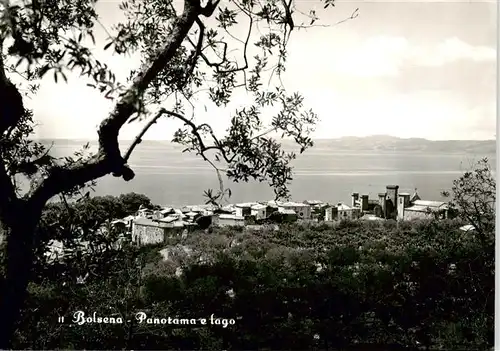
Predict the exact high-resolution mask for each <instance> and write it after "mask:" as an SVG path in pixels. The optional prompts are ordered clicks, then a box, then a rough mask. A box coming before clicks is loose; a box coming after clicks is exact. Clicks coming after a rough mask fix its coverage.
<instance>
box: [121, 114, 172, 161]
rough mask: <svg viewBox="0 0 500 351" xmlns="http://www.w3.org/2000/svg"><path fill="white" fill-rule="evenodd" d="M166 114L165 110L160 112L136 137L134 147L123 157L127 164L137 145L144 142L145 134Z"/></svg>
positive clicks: (130, 147)
mask: <svg viewBox="0 0 500 351" xmlns="http://www.w3.org/2000/svg"><path fill="white" fill-rule="evenodd" d="M164 114H165V110H163V109H162V110H160V111H159V112H158V113H157V114H156V115H155V116H154V117H153V118H152V119H151V120H150V121H149V122H148V123H147V124H146V125H145V126H144V128H142V130H141V132H140V133H139V134H138V135H137V136H136V137H135V139H134V141H133V142H132V145H130V146H129V148H128V150H127V152H126V153H125V156H123V160H124V161H125V162H127V161H128V159H129V158H130V156H131V155H132V152H133V151H134V149H135V147H136V146H137V145H139V144H140V143H141V142H142V137H143V136H144V134H146V132H147V131H148V129H149V128H151V126H152V125H153V124H155V123H156V121H157V120H158V118H160V117H161V116H163V115H164Z"/></svg>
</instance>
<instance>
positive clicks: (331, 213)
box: [325, 202, 361, 222]
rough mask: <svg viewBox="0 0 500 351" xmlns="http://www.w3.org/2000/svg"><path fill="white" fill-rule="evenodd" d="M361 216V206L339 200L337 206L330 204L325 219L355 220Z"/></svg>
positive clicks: (329, 220)
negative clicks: (349, 204) (353, 205)
mask: <svg viewBox="0 0 500 351" xmlns="http://www.w3.org/2000/svg"><path fill="white" fill-rule="evenodd" d="M360 216H361V209H360V207H352V206H348V205H346V204H343V203H341V202H339V203H338V204H337V205H336V206H330V207H328V208H327V209H326V210H325V221H326V222H332V221H341V220H354V219H358V218H359V217H360Z"/></svg>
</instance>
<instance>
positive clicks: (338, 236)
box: [17, 220, 494, 350]
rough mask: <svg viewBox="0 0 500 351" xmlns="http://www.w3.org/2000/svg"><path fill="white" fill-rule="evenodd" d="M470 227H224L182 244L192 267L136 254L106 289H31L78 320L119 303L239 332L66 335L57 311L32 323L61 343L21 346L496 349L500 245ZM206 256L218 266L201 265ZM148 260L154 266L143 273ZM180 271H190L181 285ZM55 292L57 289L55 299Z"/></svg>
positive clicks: (111, 330) (69, 331)
mask: <svg viewBox="0 0 500 351" xmlns="http://www.w3.org/2000/svg"><path fill="white" fill-rule="evenodd" d="M459 226H460V222H458V221H441V222H437V221H434V220H428V221H414V222H408V223H404V224H399V225H397V226H391V227H390V228H388V227H387V226H385V225H384V224H382V223H378V222H377V223H373V222H363V221H358V222H351V224H350V225H344V226H343V227H337V228H326V227H301V226H297V225H289V226H282V227H281V229H280V230H278V231H274V230H271V231H261V232H254V231H244V232H242V233H234V232H231V231H230V230H229V229H221V230H220V231H219V232H215V233H213V234H206V233H198V234H196V233H195V234H193V235H192V236H189V237H187V238H185V239H182V238H173V239H171V240H172V241H171V242H170V243H168V247H170V248H171V250H172V249H173V248H174V246H175V245H186V246H188V247H191V248H192V250H193V251H192V253H191V256H190V257H191V258H189V257H188V256H189V255H190V254H188V253H186V251H183V250H180V251H178V253H177V254H175V255H174V254H172V255H170V260H169V261H162V259H161V258H160V256H158V252H159V251H160V250H162V249H164V248H165V246H157V247H153V248H144V249H142V250H143V252H142V253H139V252H138V251H137V250H135V249H131V250H128V251H127V252H129V253H130V254H128V256H127V257H128V258H127V257H125V256H124V255H125V252H123V253H122V254H120V255H122V256H121V257H122V258H121V260H122V263H121V264H120V267H134V268H124V269H123V270H122V271H120V269H118V268H117V267H118V265H117V264H115V265H114V266H113V267H115V270H111V271H110V278H109V279H106V280H104V281H102V282H101V283H100V284H99V285H98V286H95V288H93V286H94V285H92V283H91V282H89V283H86V284H83V285H77V284H73V285H72V286H71V290H70V289H69V288H68V290H64V289H65V288H62V287H61V281H60V280H58V279H53V280H51V281H50V282H45V285H43V284H40V285H38V286H39V288H38V289H39V290H32V291H31V298H30V305H29V306H30V307H29V308H30V309H32V310H36V309H37V308H39V307H38V306H41V304H43V305H44V306H53V305H55V304H56V301H57V304H58V305H60V306H67V307H65V308H66V310H64V311H67V312H66V315H67V316H68V313H69V312H68V311H73V310H75V309H83V307H82V306H84V307H85V310H86V311H97V312H98V313H101V314H108V315H109V314H110V313H113V311H117V309H116V308H117V307H115V306H116V304H117V301H118V302H119V301H127V304H128V305H127V306H126V308H125V307H122V310H121V311H122V313H128V316H133V313H134V312H135V311H146V312H147V313H148V314H150V315H154V316H159V317H162V316H179V317H184V318H190V317H193V318H198V317H205V318H209V316H210V315H211V314H214V315H215V316H217V317H220V318H228V319H229V318H233V319H235V324H234V325H230V326H228V327H227V328H222V327H221V326H215V325H207V326H204V327H201V326H198V327H197V328H186V327H183V328H179V327H175V326H170V327H168V328H167V327H166V326H161V325H145V324H143V325H134V326H133V327H131V328H130V326H129V325H125V324H124V325H115V326H108V327H104V328H103V327H102V326H90V325H86V326H73V327H70V326H69V325H65V326H63V327H60V326H56V323H55V322H54V321H55V318H56V316H55V315H54V313H53V314H50V313H49V312H48V311H49V310H48V309H46V310H44V311H43V312H30V313H27V314H26V315H27V316H28V315H29V316H33V314H32V313H34V315H36V316H39V319H40V321H41V322H36V323H49V322H51V323H53V325H52V327H51V328H52V329H50V330H54V329H55V331H54V333H55V334H53V335H52V334H50V335H51V336H50V339H49V338H46V339H45V340H44V341H42V340H38V338H39V336H36V337H35V336H34V335H31V336H30V330H34V328H33V323H35V322H34V321H25V322H24V324H23V328H22V331H21V333H20V339H19V340H18V342H19V344H17V346H18V347H24V348H25V347H34V348H42V345H45V348H61V347H63V348H67V347H72V348H83V347H86V348H117V347H120V348H138V349H139V348H140V349H165V348H168V349H177V348H178V349H201V348H203V349H215V348H217V349H221V348H223V349H261V348H262V349H283V348H286V349H310V348H319V349H340V348H341V347H345V348H348V347H351V346H355V345H363V344H379V345H385V347H386V348H385V349H388V348H389V346H390V345H399V346H400V347H414V348H419V347H429V348H431V349H438V350H439V349H442V350H445V349H446V350H448V349H451V350H453V349H455V350H459V349H486V348H487V347H491V345H492V342H493V307H494V247H493V245H491V244H488V245H486V246H485V245H484V244H483V243H481V242H480V241H478V240H477V239H476V238H475V237H473V236H470V235H467V233H463V232H462V231H460V230H459V229H458V227H459ZM235 243H236V245H235ZM177 247H180V246H177ZM132 252H134V254H131V253H132ZM147 252H149V253H147ZM172 252H173V251H172ZM197 253H198V254H197ZM199 254H203V255H205V256H206V255H209V256H210V257H212V258H211V259H210V260H208V261H203V260H201V261H200V260H199V257H200V256H199ZM146 255H147V256H146ZM138 257H142V258H140V259H139V258H138ZM183 257H184V258H183ZM159 260H160V261H159ZM127 262H129V263H127ZM137 262H142V264H141V267H143V268H140V267H138V266H137V265H135V266H134V264H135V263H137ZM132 263H134V264H132ZM146 266H147V267H150V268H147V269H146V268H145V267H146ZM153 267H155V268H154V269H153ZM162 267H163V268H162ZM176 267H181V268H182V270H183V272H182V274H181V275H180V276H179V275H176V274H178V272H177V271H178V269H176ZM130 269H132V270H130ZM137 274H140V276H141V277H142V278H141V279H138V278H137ZM115 276H116V277H117V278H113V277H115ZM113 279H119V280H117V281H115V280H113ZM114 281H115V282H118V281H120V283H119V284H120V285H115V284H117V283H113V282H114ZM124 281H126V283H124ZM96 282H97V280H96ZM124 287H128V288H127V289H128V290H127V289H124ZM33 289H34V288H33ZM50 289H55V290H53V292H52V295H50V296H51V297H47V295H48V294H49V293H48V291H52V290H50ZM125 290H127V291H128V292H126V291H125ZM61 291H66V295H64V294H62V292H61ZM63 296H64V297H63ZM59 299H63V300H65V301H66V302H64V303H62V302H60V300H59ZM69 302H71V303H72V305H68V303H69ZM121 303H122V304H124V303H125V302H121ZM110 307H111V310H112V311H111V310H110ZM47 308H49V307H47ZM56 310H57V309H56ZM57 311H61V313H62V311H63V310H62V309H59V310H57ZM108 311H109V312H108ZM45 312H46V313H49V315H50V317H48V316H46V315H44V314H43V313H45ZM33 318H35V317H33ZM47 321H49V322H47ZM47 328H48V327H47ZM57 328H58V329H57ZM47 330H49V329H47ZM42 343H45V344H42ZM382 347H383V346H382Z"/></svg>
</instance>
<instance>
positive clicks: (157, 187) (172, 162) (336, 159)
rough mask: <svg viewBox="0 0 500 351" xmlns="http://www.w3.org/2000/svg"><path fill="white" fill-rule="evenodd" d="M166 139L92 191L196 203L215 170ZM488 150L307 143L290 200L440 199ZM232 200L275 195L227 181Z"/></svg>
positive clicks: (261, 186)
mask: <svg viewBox="0 0 500 351" xmlns="http://www.w3.org/2000/svg"><path fill="white" fill-rule="evenodd" d="M82 144H83V143H82V142H80V143H75V142H58V143H56V144H55V145H54V146H53V152H52V154H53V155H54V156H64V155H70V154H71V153H72V152H73V151H74V150H75V149H76V148H77V146H81V145H82ZM180 150H181V149H179V148H174V147H172V146H171V145H168V144H166V143H158V142H148V141H144V142H143V143H141V144H140V145H139V146H138V147H137V148H136V150H135V151H134V154H133V156H132V157H131V159H130V161H129V164H130V166H131V167H132V169H133V170H134V171H135V173H136V176H135V178H134V179H133V180H132V181H130V182H125V181H124V180H123V179H121V178H114V177H112V176H106V177H104V178H101V179H100V180H99V181H98V185H97V187H96V195H107V194H109V195H119V194H121V193H126V192H132V191H133V192H137V193H143V194H145V195H147V196H148V197H149V198H150V199H151V200H152V201H153V203H156V204H162V205H186V204H200V203H203V202H204V201H205V199H204V197H203V192H204V190H206V189H208V188H213V189H217V188H218V180H217V176H216V174H215V172H214V170H213V169H212V168H211V167H210V166H209V165H208V164H206V163H204V162H203V161H202V160H200V159H199V158H197V157H196V156H194V155H190V154H186V153H182V152H181V151H180ZM485 156H487V157H488V158H489V159H490V160H491V161H492V164H493V165H495V162H496V161H495V155H470V154H469V155H463V154H418V153H408V152H384V153H381V152H366V153H360V152H335V151H332V150H327V149H310V150H308V151H306V152H305V153H304V154H303V155H298V156H297V159H296V160H295V161H294V163H293V165H294V170H295V171H294V172H295V175H294V179H293V181H292V183H291V185H290V190H291V195H292V199H293V200H295V201H303V200H306V199H309V200H313V199H314V200H323V201H326V202H330V203H337V202H340V201H342V202H346V203H350V201H351V193H352V192H359V193H361V194H369V195H370V198H376V197H377V193H379V192H383V191H384V189H385V186H386V185H388V184H396V185H399V187H400V191H407V192H413V191H414V189H415V188H417V189H418V193H419V194H420V196H421V197H422V198H423V199H428V200H439V199H441V196H440V192H441V191H443V190H450V189H451V186H452V182H453V180H454V179H457V178H458V177H460V175H461V174H462V173H463V172H464V171H466V170H468V169H470V167H471V164H472V163H473V162H474V161H476V160H478V159H480V158H482V157H485ZM228 186H229V187H230V188H231V190H232V193H233V195H232V197H231V202H232V203H237V202H247V201H258V200H268V199H272V198H274V195H273V191H272V189H270V188H269V186H268V185H267V184H265V183H256V182H250V183H244V184H241V183H238V184H234V183H228V182H226V187H228Z"/></svg>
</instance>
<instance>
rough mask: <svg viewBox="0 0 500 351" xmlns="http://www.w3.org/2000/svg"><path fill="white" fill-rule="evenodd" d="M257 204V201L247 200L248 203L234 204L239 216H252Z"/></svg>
mask: <svg viewBox="0 0 500 351" xmlns="http://www.w3.org/2000/svg"><path fill="white" fill-rule="evenodd" d="M255 205H258V203H257V202H247V203H241V204H236V205H235V206H234V208H235V215H236V216H238V217H245V216H251V215H252V206H255Z"/></svg>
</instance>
